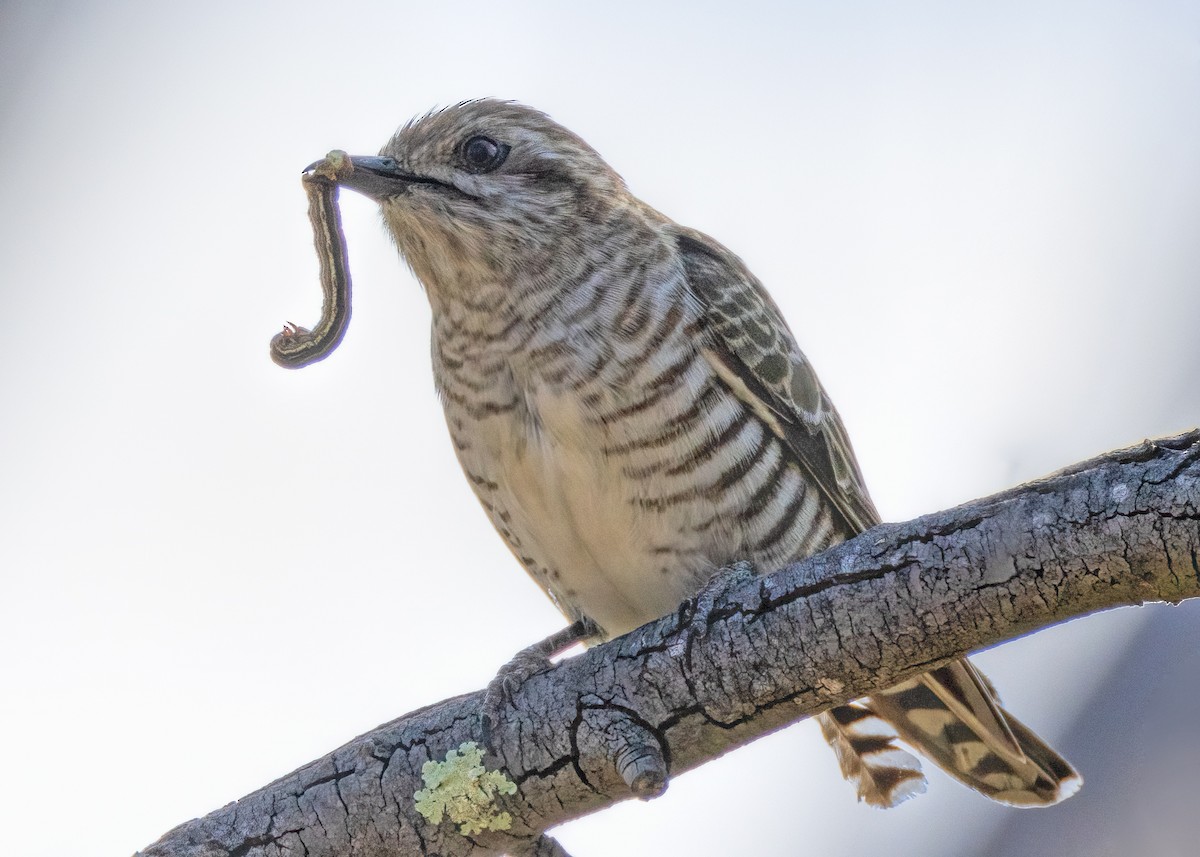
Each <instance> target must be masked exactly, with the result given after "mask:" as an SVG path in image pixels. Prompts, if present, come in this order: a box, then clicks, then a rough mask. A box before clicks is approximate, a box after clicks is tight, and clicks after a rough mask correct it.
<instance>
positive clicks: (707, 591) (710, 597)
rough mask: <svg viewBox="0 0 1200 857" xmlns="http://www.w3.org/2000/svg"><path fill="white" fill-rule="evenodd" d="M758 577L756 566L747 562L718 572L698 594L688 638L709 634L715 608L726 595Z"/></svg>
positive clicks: (689, 624)
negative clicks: (710, 621)
mask: <svg viewBox="0 0 1200 857" xmlns="http://www.w3.org/2000/svg"><path fill="white" fill-rule="evenodd" d="M757 576H758V573H757V572H756V571H755V570H754V566H753V565H752V564H751V563H749V562H747V561H746V560H741V561H739V562H735V563H733V564H732V565H727V566H725V567H723V568H720V569H718V570H717V573H716V574H714V575H713V576H712V577H710V578H709V580H708V582H707V583H705V584H704V586H703V588H701V590H700V591H699V592H697V593H696V595H695V598H694V601H695V607H694V608H693V609H692V617H691V620H690V621H689V622H688V636H689V637H702V636H704V635H706V634H707V633H708V624H709V619H710V618H712V613H713V608H714V607H716V605H717V602H719V601H721V600H722V599H723V598H724V597H725V596H726V595H728V594H729V593H730V592H732V591H733V590H735V589H737V588H738V587H740V586H743V585H744V584H747V583H749V582H750V581H751V580H754V578H756V577H757Z"/></svg>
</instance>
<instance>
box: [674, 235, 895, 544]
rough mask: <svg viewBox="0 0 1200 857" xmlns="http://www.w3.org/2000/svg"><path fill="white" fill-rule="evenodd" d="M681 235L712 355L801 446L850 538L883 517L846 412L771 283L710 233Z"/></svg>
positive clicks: (778, 429) (737, 387)
mask: <svg viewBox="0 0 1200 857" xmlns="http://www.w3.org/2000/svg"><path fill="white" fill-rule="evenodd" d="M676 240H677V243H678V246H679V250H680V252H681V254H682V258H683V265H684V271H685V273H686V276H687V279H688V283H689V285H690V286H691V289H692V291H693V293H694V294H695V296H696V297H697V298H698V299H699V300H700V302H701V304H702V305H703V306H704V317H705V320H706V323H707V327H708V334H709V344H708V347H707V348H706V350H705V357H706V358H708V360H709V361H710V362H711V363H712V364H713V366H714V368H715V369H716V370H717V372H718V374H719V375H720V376H721V377H722V379H723V380H724V381H725V382H726V383H727V384H729V385H730V387H731V388H732V389H733V390H734V392H735V393H736V394H737V395H739V396H740V397H741V398H742V399H743V400H745V401H746V402H747V404H749V405H750V407H751V408H753V409H754V410H755V412H756V413H757V414H758V415H759V416H760V417H762V418H763V419H764V421H765V422H766V423H767V424H768V425H769V426H770V427H771V430H772V431H774V432H775V433H776V434H777V435H778V436H779V438H780V440H782V441H783V443H784V444H785V445H786V446H787V447H788V448H789V449H790V450H791V451H792V452H793V453H794V455H795V457H796V459H797V461H798V462H799V463H800V465H801V467H803V468H804V469H805V471H806V472H807V474H808V477H809V479H810V481H811V482H812V483H813V484H814V485H815V486H817V488H818V489H820V491H821V492H822V493H823V494H824V495H825V497H826V498H827V499H828V500H829V502H830V504H831V505H832V506H833V507H834V508H835V509H836V510H837V511H838V513H839V514H840V515H841V517H842V518H843V519H844V520H845V524H846V529H845V532H844V533H843V535H844V536H845V537H847V538H848V537H850V536H852V535H855V534H857V533H860V532H862V531H864V530H867V529H870V528H871V527H872V526H874V525H875V524H877V523H879V513H878V512H877V511H876V510H875V504H874V503H872V502H871V497H870V495H869V494H868V493H867V489H866V486H865V485H864V484H863V478H862V473H860V472H859V469H858V462H856V461H855V459H854V451H853V450H852V449H851V448H850V441H849V439H848V438H847V436H846V429H845V427H844V426H843V425H842V420H841V417H839V416H838V413H837V410H835V409H834V407H833V403H832V402H831V401H830V400H829V396H828V395H826V393H825V390H824V389H823V388H822V387H821V382H820V381H818V380H817V375H816V373H815V372H814V371H813V368H812V365H811V364H810V363H809V362H808V360H807V359H806V358H805V356H804V355H803V354H802V353H801V351H800V348H799V346H798V345H797V344H796V340H795V337H794V336H792V332H791V330H789V329H788V326H787V322H785V321H784V319H783V315H782V314H781V313H780V312H779V308H778V307H777V306H775V302H774V301H773V300H771V297H770V295H768V294H767V291H766V289H764V288H763V286H762V284H761V283H759V281H758V280H757V279H756V278H755V276H754V275H753V274H751V273H750V271H749V270H748V269H747V268H746V266H745V264H743V262H742V260H741V259H739V258H738V257H737V256H735V255H733V254H732V253H730V252H729V251H728V250H726V249H725V248H724V247H722V246H721V245H720V244H718V243H717V242H716V241H713V240H712V239H711V238H709V237H708V236H707V235H704V234H702V233H700V232H696V231H694V230H691V229H685V228H682V227H679V228H678V232H677V233H676Z"/></svg>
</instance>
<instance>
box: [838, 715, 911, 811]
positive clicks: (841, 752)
mask: <svg viewBox="0 0 1200 857" xmlns="http://www.w3.org/2000/svg"><path fill="white" fill-rule="evenodd" d="M817 723H818V724H819V725H820V727H821V734H822V735H824V736H825V740H826V741H827V742H829V746H830V747H832V748H833V752H834V753H835V754H836V755H837V760H838V765H839V766H840V767H841V769H842V776H843V777H845V778H846V780H847V781H848V782H849V783H850V784H851V785H853V786H854V787H855V789H856V790H857V791H858V799H859V800H860V801H865V802H866V803H869V804H870V805H871V806H877V807H881V808H884V809H887V808H889V807H893V806H896V805H897V804H899V803H902V802H904V801H906V800H908V799H909V798H910V797H914V796H916V795H919V794H921V793H922V792H924V791H925V775H924V774H922V773H921V763H920V761H918V760H917V758H916V757H915V756H913V755H912V754H911V753H907V752H905V751H904V750H901V749H900V748H899V747H897V746H896V744H895V739H896V734H895V732H894V731H893V730H892V729H890V728H889V727H888V724H887V723H885V722H884V721H883V720H881V719H880V718H879V717H877V716H876V715H875V714H873V713H872V712H871V711H870V710H869V709H868V708H866V707H865V706H863V705H861V704H859V703H850V704H849V705H842V706H838V707H837V708H833V709H830V710H829V711H826V712H824V713H822V714H818V715H817Z"/></svg>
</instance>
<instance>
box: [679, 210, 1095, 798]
mask: <svg viewBox="0 0 1200 857" xmlns="http://www.w3.org/2000/svg"><path fill="white" fill-rule="evenodd" d="M676 241H677V244H678V246H679V250H680V253H681V254H682V258H683V267H684V271H685V274H686V276H687V279H688V284H689V285H690V286H691V289H692V292H693V293H694V294H695V296H696V298H697V299H698V300H699V301H700V303H701V304H702V305H703V308H704V319H705V321H706V327H707V334H708V339H707V342H706V345H705V347H704V356H705V357H706V358H707V359H708V360H709V361H710V362H711V363H712V365H713V368H714V369H715V370H716V372H717V374H718V375H719V376H720V377H721V379H722V380H723V381H724V382H725V383H726V384H727V385H728V386H729V388H730V389H731V390H732V391H733V392H734V394H735V395H737V396H738V397H739V398H741V399H742V400H743V401H744V402H745V403H746V404H747V405H748V406H749V407H750V408H751V409H752V410H753V411H754V412H755V413H756V414H757V415H758V416H759V417H760V418H761V419H762V420H763V422H764V423H765V424H766V425H768V426H769V427H770V429H771V430H772V431H773V432H775V434H776V435H777V436H778V437H779V438H780V440H781V441H782V442H783V443H784V445H785V446H786V447H787V448H788V449H789V450H791V452H792V453H793V454H794V455H795V458H796V460H797V461H798V463H799V464H800V466H801V467H803V468H804V470H805V471H806V472H807V475H808V477H809V480H810V481H811V482H812V484H813V485H816V486H817V487H818V488H819V489H820V491H821V492H822V493H823V494H824V496H825V497H826V498H828V500H829V502H830V504H831V505H832V506H833V507H834V508H835V509H837V511H838V512H839V513H840V515H841V517H842V518H843V519H844V521H845V529H844V531H843V535H844V536H845V537H846V538H849V537H851V536H853V535H856V534H857V533H860V532H863V531H864V530H867V529H869V528H870V527H872V526H874V525H875V524H877V523H879V520H880V519H879V513H878V512H877V511H876V510H875V505H874V504H873V503H872V502H871V498H870V495H868V494H867V489H866V487H865V486H864V484H863V478H862V474H861V473H860V472H859V469H858V464H857V462H856V461H855V460H854V452H853V450H852V449H851V448H850V441H849V439H848V438H847V437H846V430H845V427H844V426H843V425H842V421H841V418H840V417H839V416H838V413H837V411H836V410H835V409H834V407H833V403H832V402H830V400H829V397H828V396H827V395H826V393H825V390H824V389H823V388H822V387H821V383H820V381H818V380H817V376H816V373H815V372H814V371H813V369H812V366H811V365H810V364H809V362H808V360H807V359H805V357H804V355H803V354H802V353H801V352H800V348H799V346H797V344H796V340H795V338H794V337H793V336H792V332H791V331H790V330H789V329H788V326H787V324H786V323H785V322H784V320H783V316H782V315H781V314H780V312H779V308H778V307H776V306H775V303H774V301H772V300H771V298H770V296H769V295H768V294H767V292H766V290H765V289H764V288H763V287H762V284H761V283H759V282H758V280H757V279H756V278H755V277H754V275H753V274H751V273H750V271H749V270H747V268H746V266H745V264H743V262H742V261H741V260H740V259H739V258H738V257H737V256H735V255H733V254H732V253H730V252H729V251H728V250H726V249H725V248H724V247H722V246H721V245H720V244H718V243H717V242H716V241H713V240H712V239H711V238H709V237H708V236H706V235H703V234H702V233H699V232H696V231H694V230H690V229H684V228H679V229H678V232H677V233H676ZM800 558H801V557H797V559H800ZM868 714H874V715H877V716H878V717H880V718H882V719H883V720H885V721H886V722H887V723H889V724H891V725H892V727H894V728H895V729H896V730H898V731H899V733H900V736H901V737H902V738H903V739H904V740H905V741H907V742H908V743H910V744H911V745H913V746H914V747H916V748H917V749H918V750H921V751H922V752H923V753H924V754H925V755H926V756H928V757H929V758H930V759H931V760H932V761H934V762H936V763H937V764H938V765H939V766H940V767H942V768H943V769H945V770H946V771H947V772H949V773H950V774H952V775H953V776H955V777H957V778H958V779H959V780H961V781H962V782H964V783H966V784H967V785H968V786H970V787H972V788H974V789H976V790H978V791H980V792H982V793H983V794H986V795H988V796H989V797H992V798H993V799H995V800H999V801H1002V802H1005V803H1010V804H1016V805H1039V804H1049V803H1055V802H1057V801H1059V800H1062V799H1063V798H1064V797H1067V796H1069V795H1070V794H1071V793H1072V792H1073V791H1074V790H1075V789H1076V788H1078V784H1079V782H1080V780H1079V777H1078V775H1077V774H1076V773H1075V772H1074V771H1073V770H1072V769H1071V766H1070V765H1069V764H1068V763H1067V762H1066V761H1065V760H1063V759H1062V758H1060V757H1059V756H1058V755H1057V754H1056V753H1055V752H1054V751H1053V750H1051V749H1050V748H1049V747H1047V746H1046V745H1045V744H1043V743H1042V742H1041V740H1040V739H1038V738H1037V736H1036V735H1034V734H1033V733H1032V732H1030V731H1029V730H1028V729H1026V728H1025V727H1024V726H1023V725H1021V724H1020V723H1019V722H1018V721H1016V720H1014V719H1012V718H1011V717H1010V716H1008V715H1007V714H1006V713H1005V712H1004V711H1003V709H1001V708H1000V706H999V704H998V702H997V699H996V694H995V691H994V690H992V688H991V687H990V685H989V684H988V683H987V680H986V679H984V678H983V676H982V675H980V673H979V672H978V671H977V670H976V669H975V668H974V667H973V666H972V665H971V664H970V662H969V661H966V660H961V661H956V662H954V663H951V664H947V665H946V666H944V667H942V668H940V669H938V670H935V671H933V672H931V673H927V674H925V675H923V676H920V677H919V678H917V679H913V680H911V681H909V682H906V683H905V684H904V685H901V686H899V687H896V688H889V689H888V690H885V691H882V692H880V693H878V694H876V695H875V696H873V697H871V698H870V699H869V700H867V702H866V705H865V706H864V705H856V706H844V707H842V708H836V709H834V710H833V711H830V712H826V713H824V714H822V715H819V717H820V723H821V728H822V731H823V732H824V733H825V736H826V739H827V740H828V741H829V743H830V744H831V745H832V746H833V747H834V749H835V750H836V751H837V753H838V759H839V761H840V762H841V766H842V772H843V774H844V775H845V776H846V778H847V779H848V780H850V781H851V782H853V783H855V784H856V785H857V787H858V791H859V797H860V799H862V800H865V801H867V802H868V803H872V804H875V805H877V806H894V805H895V804H896V803H899V802H900V801H901V800H904V799H905V798H906V797H908V796H910V795H912V794H914V793H916V792H918V791H921V790H922V788H923V781H922V780H921V779H920V774H919V772H918V771H917V770H916V769H915V764H912V763H910V761H909V760H910V759H911V757H908V756H907V754H905V753H903V751H901V750H899V749H898V748H896V747H895V746H894V745H893V744H892V741H891V737H890V736H886V735H885V736H880V735H878V734H876V733H875V731H874V727H873V724H872V722H871V721H872V720H873V718H870V717H869V716H867V715H868ZM912 761H913V763H915V760H912Z"/></svg>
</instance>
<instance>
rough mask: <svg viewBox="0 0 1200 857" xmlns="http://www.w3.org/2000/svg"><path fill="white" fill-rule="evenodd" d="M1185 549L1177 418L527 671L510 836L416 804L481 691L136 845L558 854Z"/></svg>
mask: <svg viewBox="0 0 1200 857" xmlns="http://www.w3.org/2000/svg"><path fill="white" fill-rule="evenodd" d="M1198 556H1200V431H1192V432H1189V433H1187V434H1184V435H1181V436H1179V437H1174V438H1166V439H1162V440H1158V441H1147V442H1145V443H1143V444H1141V445H1139V446H1136V447H1132V448H1130V449H1126V450H1122V451H1120V452H1115V453H1110V454H1109V455H1105V456H1102V457H1100V458H1097V459H1094V460H1092V461H1088V462H1085V463H1083V464H1079V465H1076V466H1074V467H1071V468H1068V469H1067V470H1065V471H1062V472H1061V473H1058V474H1055V475H1053V476H1051V477H1048V478H1046V479H1042V480H1039V481H1036V482H1032V483H1029V484H1027V485H1024V486H1021V487H1020V488H1017V489H1014V490H1011V491H1008V492H1005V493H1002V494H998V495H995V496H993V497H990V498H987V499H984V500H979V501H977V502H973V503H968V504H966V505H963V506H960V507H958V508H957V509H952V510H949V511H946V512H940V513H937V514H934V515H927V516H925V517H923V518H919V519H918V520H915V521H912V522H909V523H902V524H885V525H882V526H879V527H876V528H874V529H872V530H871V531H869V532H867V533H864V534H863V535H861V536H859V537H858V538H855V539H853V540H852V541H850V542H847V543H845V544H843V545H839V546H838V547H835V548H834V549H832V550H830V551H827V552H825V553H823V554H821V555H819V556H816V557H813V558H811V559H809V560H806V561H804V562H801V563H796V564H795V565H792V566H789V567H788V568H786V569H784V570H782V571H780V572H779V573H777V574H774V575H771V576H769V577H764V578H759V579H756V580H755V581H753V582H752V583H750V584H747V585H746V586H743V587H741V588H739V589H737V590H735V591H733V592H730V593H727V594H725V595H723V596H721V597H719V598H718V599H717V603H716V605H715V607H714V609H713V610H712V611H711V612H710V613H709V614H708V615H707V616H706V617H704V619H703V623H702V625H701V627H700V630H699V632H697V631H696V628H695V627H693V625H694V623H693V621H692V620H693V617H692V613H693V611H694V606H695V605H694V603H691V602H689V603H685V604H684V605H682V606H681V608H680V610H679V611H677V613H675V614H673V615H671V616H667V617H665V618H663V619H661V620H659V621H657V622H654V623H652V624H650V625H647V626H645V627H643V628H640V629H638V630H637V631H634V632H633V633H631V634H628V635H626V636H625V637H622V638H620V639H618V640H614V641H613V642H611V643H608V644H606V645H603V646H600V647H597V648H595V649H592V650H590V651H588V652H586V653H585V654H583V655H580V656H579V657H575V658H570V659H568V660H566V661H564V662H563V663H561V664H559V665H558V666H557V667H556V668H554V669H553V670H550V671H548V672H545V673H542V674H540V675H537V676H535V677H533V678H532V679H530V680H529V681H528V682H526V683H525V685H524V686H523V687H522V688H521V689H520V691H519V692H518V693H517V695H516V697H515V699H514V706H513V709H512V710H510V712H509V717H508V718H507V720H506V721H505V722H504V723H501V724H499V725H498V726H497V727H496V731H495V734H494V735H493V736H492V745H493V747H494V748H495V750H496V754H495V755H489V756H486V757H485V758H484V765H485V767H486V768H487V770H488V771H497V770H502V771H503V772H504V773H505V774H506V775H507V777H509V778H511V781H512V782H513V783H515V785H516V792H515V794H511V795H503V794H497V795H496V796H495V798H494V803H495V806H494V807H493V808H492V809H494V810H495V811H496V812H497V813H498V812H500V811H504V812H507V813H509V814H510V815H511V829H510V830H509V831H508V832H505V833H500V832H496V831H487V832H483V833H477V834H466V835H465V834H463V833H461V832H460V827H459V825H458V824H457V823H454V822H452V821H450V820H449V819H442V820H441V822H440V823H437V824H435V823H433V822H432V821H430V820H429V819H428V818H426V817H425V816H423V815H422V814H421V813H420V812H418V810H417V807H416V805H415V803H414V798H413V795H414V793H415V792H416V791H418V790H419V789H422V788H425V787H426V786H427V783H426V782H424V781H423V780H422V765H424V764H425V763H427V762H431V761H434V762H441V761H442V760H444V759H446V757H447V753H448V752H449V751H451V750H455V749H456V748H459V747H460V745H461V744H462V743H464V742H471V741H479V740H480V734H479V712H480V704H481V701H482V698H483V693H482V691H481V692H478V693H472V694H468V695H466V696H461V697H457V698H455V699H449V700H446V701H445V702H442V703H439V704H437V705H433V706H430V707H428V708H425V709H422V710H419V711H415V712H413V713H411V714H408V715H406V716H404V717H401V718H400V719H398V720H395V721H392V722H391V723H387V724H385V725H383V726H380V727H379V728H377V729H375V730H373V731H372V732H369V733H367V734H366V735H363V736H361V737H359V738H356V739H354V740H353V741H351V742H350V743H348V744H346V745H345V746H343V747H341V748H339V749H337V750H335V751H333V752H332V753H330V754H329V755H328V756H325V757H324V758H322V759H319V760H317V761H315V762H312V763H311V764H309V765H306V766H304V767H303V768H301V769H299V770H298V771H295V772H293V773H291V774H289V775H287V776H285V777H283V778H282V779H280V780H277V781H276V782H274V783H271V784H270V785H268V786H266V787H264V788H262V789H260V790H259V791H256V792H254V793H253V794H250V795H248V796H246V797H245V798H242V800H240V801H238V802H236V803H232V804H229V805H227V806H225V807H223V808H221V809H219V810H217V811H215V812H213V813H211V814H209V815H207V816H205V817H204V818H200V819H195V820H193V821H190V822H187V823H185V824H182V825H180V826H179V827H177V828H175V829H174V830H172V831H170V832H169V833H167V834H166V835H165V836H163V837H162V838H161V839H160V840H159V841H158V842H156V843H155V844H154V845H152V846H150V847H149V848H147V849H146V850H145V851H143V852H140V854H142V855H145V857H257V855H276V854H292V855H301V854H302V855H305V857H324V855H351V854H353V855H362V857H375V855H379V857H383V855H388V857H394V855H410V854H412V855H425V854H440V855H468V854H470V855H485V854H496V853H501V852H503V851H510V852H512V853H537V854H553V853H561V851H556V850H555V846H554V843H553V840H551V839H549V838H548V837H541V838H539V834H540V833H541V832H542V831H544V830H546V829H548V828H550V827H552V826H554V825H557V824H561V823H562V822H564V821H567V820H569V819H571V818H576V817H578V816H580V815H584V814H587V813H590V812H594V811H595V810H597V809H600V808H603V807H605V806H609V805H611V804H613V803H616V802H617V801H620V800H623V799H626V798H628V797H630V796H631V795H638V796H642V797H652V796H654V795H656V794H658V793H660V792H661V791H662V790H663V789H664V788H666V782H667V780H666V774H667V773H670V774H672V775H673V774H677V773H680V772H682V771H686V770H689V769H691V768H693V767H696V766H698V765H700V764H702V763H704V762H705V761H708V760H710V759H712V758H715V757H716V756H719V755H721V754H723V753H725V752H727V751H729V750H731V749H733V748H735V747H738V746H740V745H742V744H745V743H748V742H749V741H751V740H753V739H754V738H757V737H759V736H761V735H763V734H766V733H768V732H771V731H774V730H776V729H778V728H780V727H782V726H784V725H786V724H789V723H792V722H794V721H796V720H799V719H802V718H804V717H808V716H810V715H812V714H815V713H817V712H820V711H822V710H824V709H826V708H829V707H830V706H833V705H837V704H841V703H844V702H847V701H849V700H851V699H856V698H858V697H861V696H864V695H866V694H868V693H870V692H871V691H874V690H877V689H879V688H883V687H888V686H891V685H894V684H896V683H898V682H900V681H902V680H904V679H905V678H907V677H909V676H910V675H914V674H917V673H920V672H924V671H926V670H929V669H931V668H933V667H936V666H938V665H940V664H943V663H945V662H947V661H949V660H952V659H954V658H957V657H960V656H962V655H964V654H965V653H967V652H969V651H972V650H975V649H979V648H982V647H986V646H991V645H994V644H996V643H999V642H1001V641H1004V640H1007V639H1010V638H1013V637H1016V636H1019V635H1021V634H1025V633H1027V632H1029V631H1032V630H1034V629H1037V628H1042V627H1045V626H1047V625H1051V624H1054V623H1057V622H1061V621H1063V620H1065V619H1069V618H1071V617H1074V616H1081V615H1084V614H1087V613H1091V612H1095V611H1097V610H1103V609H1107V608H1111V607H1116V606H1121V605H1134V604H1142V603H1145V602H1147V601H1168V602H1172V603H1178V602H1179V601H1182V600H1183V599H1186V598H1193V597H1196V596H1197V595H1200V560H1198ZM475 632H476V633H480V634H481V636H482V634H483V633H485V629H475ZM451 758H452V759H453V758H454V757H453V756H452V757H451ZM476 772H478V771H476ZM487 776H495V777H496V778H497V780H498V781H500V780H503V779H504V778H503V777H500V775H499V774H495V775H492V774H488V775H487ZM486 802H487V801H486V800H485V803H486ZM484 826H486V824H485V825H484Z"/></svg>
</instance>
